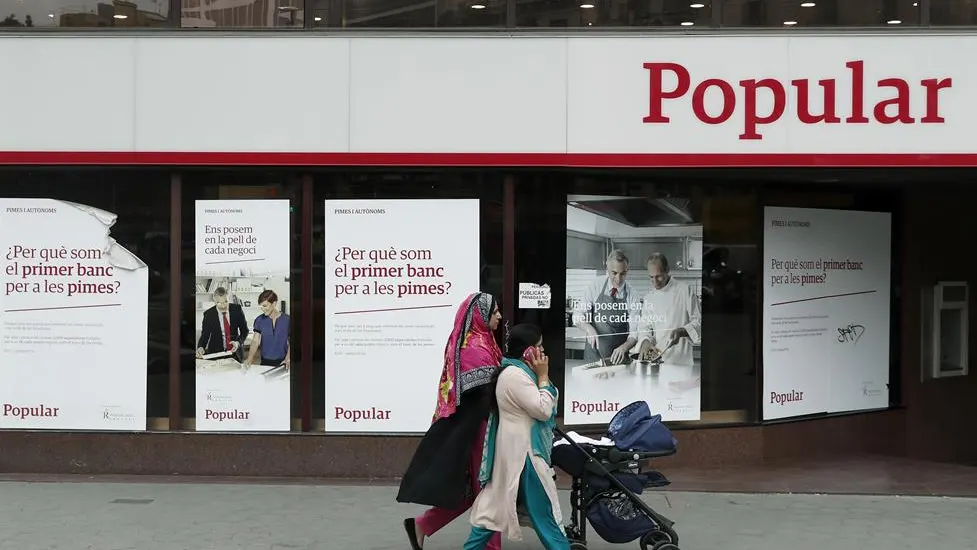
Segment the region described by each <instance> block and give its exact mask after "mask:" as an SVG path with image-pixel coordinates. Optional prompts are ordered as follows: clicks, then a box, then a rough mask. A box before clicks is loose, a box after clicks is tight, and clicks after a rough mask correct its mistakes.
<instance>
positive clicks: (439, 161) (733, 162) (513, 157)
mask: <svg viewBox="0 0 977 550" xmlns="http://www.w3.org/2000/svg"><path fill="white" fill-rule="evenodd" d="M0 165H28V166H29V165H36V166H49V165H61V166H67V165H77V166H386V167H391V168H397V167H405V166H416V167H424V166H431V167H440V166H444V167H463V166H469V167H486V166H505V167H542V168H545V167H562V168H723V167H725V168H734V167H753V168H771V167H797V168H813V167H878V168H891V167H927V166H943V167H974V166H977V153H530V152H521V153H446V152H443V153H369V152H362V153H361V152H321V153H319V152H311V153H310V152H279V151H266V152H260V151H254V152H245V151H231V152H227V151H0Z"/></svg>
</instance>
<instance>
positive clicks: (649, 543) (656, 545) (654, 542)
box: [638, 531, 678, 550]
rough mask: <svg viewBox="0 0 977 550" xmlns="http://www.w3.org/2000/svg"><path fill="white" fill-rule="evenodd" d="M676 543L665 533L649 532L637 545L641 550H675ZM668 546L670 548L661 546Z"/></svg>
mask: <svg viewBox="0 0 977 550" xmlns="http://www.w3.org/2000/svg"><path fill="white" fill-rule="evenodd" d="M676 542H678V541H674V540H672V536H671V535H669V534H668V533H666V532H665V531H649V532H647V533H645V534H644V535H643V536H642V537H641V540H640V541H639V542H638V544H639V545H640V546H641V550H676V549H677V548H678V546H675V543H676ZM665 544H669V545H671V547H663V546H662V545H665Z"/></svg>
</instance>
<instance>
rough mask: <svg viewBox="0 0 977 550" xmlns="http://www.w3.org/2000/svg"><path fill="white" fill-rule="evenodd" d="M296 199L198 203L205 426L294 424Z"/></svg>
mask: <svg viewBox="0 0 977 550" xmlns="http://www.w3.org/2000/svg"><path fill="white" fill-rule="evenodd" d="M289 228H290V224H289V203H288V200H200V201H197V203H196V289H195V291H196V293H195V295H194V304H195V326H196V339H197V349H196V357H197V361H196V364H197V368H196V373H197V374H196V377H197V389H196V402H197V418H196V425H197V430H199V431H222V432H233V431H289V430H290V429H291V412H290V411H291V384H290V381H289V376H290V366H291V365H290V361H291V355H290V350H291V347H290V346H291V336H292V335H291V325H292V322H291V321H292V318H291V310H290V306H291V297H290V293H289V266H290V263H289V244H290V242H291V240H290V238H289V235H290V229H289Z"/></svg>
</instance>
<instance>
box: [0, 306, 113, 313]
mask: <svg viewBox="0 0 977 550" xmlns="http://www.w3.org/2000/svg"><path fill="white" fill-rule="evenodd" d="M96 307H122V304H97V305H92V306H57V307H32V308H27V309H5V310H3V312H4V313H21V312H24V311H56V310H59V309H91V308H96Z"/></svg>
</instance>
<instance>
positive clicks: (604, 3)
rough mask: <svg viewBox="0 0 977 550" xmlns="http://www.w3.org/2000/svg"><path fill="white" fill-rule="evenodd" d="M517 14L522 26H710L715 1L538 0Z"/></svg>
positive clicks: (519, 24) (522, 8)
mask: <svg viewBox="0 0 977 550" xmlns="http://www.w3.org/2000/svg"><path fill="white" fill-rule="evenodd" d="M516 17H517V26H519V27H612V26H613V27H676V28H681V27H688V28H694V27H708V26H709V25H710V23H711V20H712V0H702V1H701V2H699V1H692V0H665V1H664V2H641V1H634V0H536V1H533V2H528V3H524V2H520V3H519V9H518V10H517V12H516Z"/></svg>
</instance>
